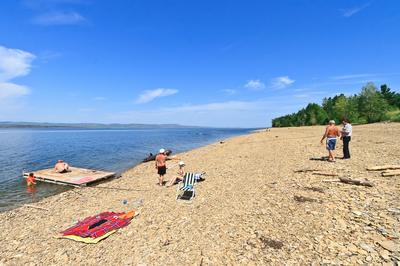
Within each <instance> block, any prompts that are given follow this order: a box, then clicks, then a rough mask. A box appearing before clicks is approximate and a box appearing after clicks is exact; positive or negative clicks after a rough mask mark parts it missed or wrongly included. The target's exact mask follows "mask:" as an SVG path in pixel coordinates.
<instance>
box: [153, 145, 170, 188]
mask: <svg viewBox="0 0 400 266" xmlns="http://www.w3.org/2000/svg"><path fill="white" fill-rule="evenodd" d="M166 160H167V156H166V155H165V150H164V149H160V152H159V153H158V154H157V156H156V169H157V173H158V175H159V178H158V184H159V185H160V186H163V185H164V175H165V174H166V173H167V165H166V163H165V162H166Z"/></svg>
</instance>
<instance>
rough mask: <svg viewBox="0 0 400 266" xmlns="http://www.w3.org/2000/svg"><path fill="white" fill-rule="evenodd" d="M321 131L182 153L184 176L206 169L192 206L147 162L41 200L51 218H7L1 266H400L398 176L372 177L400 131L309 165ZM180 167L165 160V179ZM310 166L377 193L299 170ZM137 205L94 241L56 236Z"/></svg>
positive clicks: (255, 136)
mask: <svg viewBox="0 0 400 266" xmlns="http://www.w3.org/2000/svg"><path fill="white" fill-rule="evenodd" d="M323 129H324V128H323V127H320V126H318V127H300V128H278V129H271V130H269V131H266V130H261V131H259V132H255V133H252V134H248V135H244V136H239V137H234V138H231V139H227V140H225V141H224V142H223V143H219V142H217V143H214V144H211V145H208V146H205V147H202V148H199V149H196V150H193V151H190V152H187V153H182V154H179V155H178V156H179V157H180V158H182V160H184V161H185V162H186V165H187V167H186V171H196V172H202V171H205V172H207V176H206V178H207V179H206V181H204V182H201V183H199V184H197V186H196V192H197V196H196V197H195V199H194V200H193V201H192V202H191V203H183V202H177V201H176V200H175V195H176V186H174V187H171V188H166V187H159V186H157V185H156V183H157V175H156V170H155V169H154V162H149V163H144V164H141V165H139V166H137V167H135V168H133V169H130V170H128V171H127V172H125V173H124V174H123V175H122V177H121V178H120V179H116V180H113V181H111V182H107V183H102V184H99V185H98V186H97V187H88V188H81V189H73V190H70V191H67V192H64V193H61V194H59V195H56V196H52V197H49V198H46V199H43V200H42V201H40V202H38V203H35V206H40V207H42V208H46V209H48V211H46V210H39V209H33V208H29V207H21V208H18V209H15V210H11V211H7V212H3V213H0V221H1V230H0V239H1V241H0V242H1V245H0V265H1V264H5V265H23V264H24V265H30V264H31V265H55V264H56V265H65V264H70V265H98V264H105V265H110V264H114V265H187V264H190V265H221V264H222V265H237V264H241V265H263V264H264V265H265V264H268V265H283V264H286V265H309V264H315V265H319V264H325V265H330V264H333V265H335V264H336V265H339V264H345V265H354V264H364V263H366V264H370V265H381V264H383V265H393V262H394V261H396V260H399V259H400V253H399V252H400V250H399V248H400V244H399V228H400V226H399V225H400V196H399V195H400V176H392V177H382V176H381V174H380V172H368V171H366V168H367V167H368V166H376V165H384V164H400V142H399V140H398V139H399V137H400V124H399V123H389V124H383V123H382V124H372V125H362V126H355V127H354V129H353V134H354V136H353V139H352V141H351V142H350V151H351V154H352V158H351V159H350V160H340V159H338V160H337V162H336V163H329V162H326V161H321V160H310V158H321V157H322V156H326V155H327V152H326V150H325V149H324V147H323V146H321V145H320V144H319V140H320V138H321V135H322V133H323ZM339 143H340V142H339ZM337 154H338V156H342V152H341V143H340V144H339V145H338V150H337ZM176 164H177V161H168V165H169V169H168V173H167V175H166V180H169V179H170V178H171V177H172V176H173V175H174V174H175V173H176V171H177V166H174V165H176ZM305 169H318V170H321V171H323V172H325V173H336V174H338V175H339V176H343V177H351V178H355V179H364V178H367V179H368V180H369V181H371V182H373V183H374V185H375V186H374V187H364V186H354V185H348V184H343V183H340V182H330V181H332V180H334V179H336V177H332V176H321V175H313V173H312V172H301V173H295V171H296V170H305ZM326 180H328V181H329V182H325V181H326ZM100 187H103V188H100ZM104 187H108V188H122V189H123V190H118V189H107V188H104ZM124 200H127V201H128V204H123V201H124ZM139 202H142V206H141V207H140V215H139V216H138V217H136V218H134V220H132V222H131V224H130V225H128V226H127V227H125V228H122V229H120V230H119V231H118V232H117V233H115V234H113V235H111V236H110V237H109V238H107V239H105V240H103V241H102V242H100V243H98V244H95V245H87V244H83V243H78V242H74V241H71V240H66V239H57V238H56V236H57V235H58V234H59V232H60V231H62V230H64V229H66V228H68V227H70V226H71V225H73V224H74V223H75V222H76V221H77V220H78V219H83V218H85V217H86V216H89V215H94V214H96V213H99V212H103V211H107V210H112V211H127V210H130V209H132V208H133V206H134V205H138V204H139Z"/></svg>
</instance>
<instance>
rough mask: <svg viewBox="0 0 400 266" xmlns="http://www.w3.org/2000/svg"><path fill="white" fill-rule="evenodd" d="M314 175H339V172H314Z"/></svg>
mask: <svg viewBox="0 0 400 266" xmlns="http://www.w3.org/2000/svg"><path fill="white" fill-rule="evenodd" d="M312 174H313V175H323V176H338V174H335V173H326V172H313V173H312Z"/></svg>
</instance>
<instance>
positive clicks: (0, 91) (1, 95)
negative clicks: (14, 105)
mask: <svg viewBox="0 0 400 266" xmlns="http://www.w3.org/2000/svg"><path fill="white" fill-rule="evenodd" d="M26 94H29V89H28V88H27V87H25V86H21V85H17V84H14V83H8V82H0V102H1V101H2V100H4V99H7V98H15V97H19V96H23V95H26Z"/></svg>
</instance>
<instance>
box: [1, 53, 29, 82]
mask: <svg viewBox="0 0 400 266" xmlns="http://www.w3.org/2000/svg"><path fill="white" fill-rule="evenodd" d="M33 59H35V56H34V55H33V54H31V53H28V52H25V51H22V50H19V49H10V48H6V47H4V46H0V81H7V80H10V79H13V78H16V77H20V76H25V75H27V74H28V73H29V71H30V70H31V62H32V60H33Z"/></svg>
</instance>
